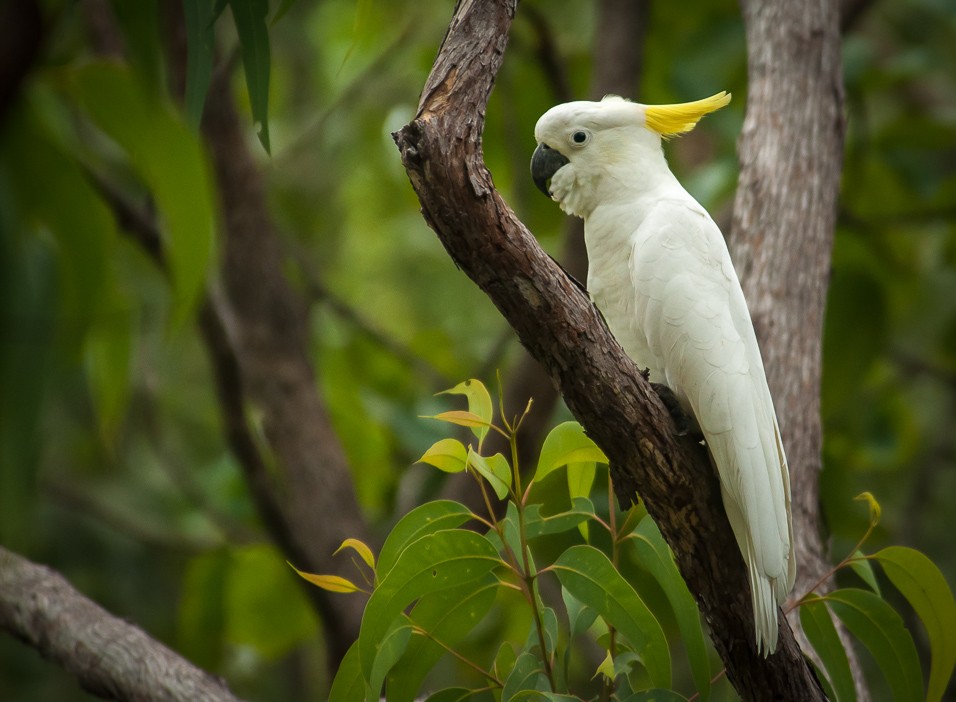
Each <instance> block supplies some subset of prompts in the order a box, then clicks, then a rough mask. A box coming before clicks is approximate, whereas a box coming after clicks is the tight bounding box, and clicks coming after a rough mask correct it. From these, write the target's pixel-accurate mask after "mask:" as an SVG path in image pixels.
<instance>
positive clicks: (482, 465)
mask: <svg viewBox="0 0 956 702" xmlns="http://www.w3.org/2000/svg"><path fill="white" fill-rule="evenodd" d="M468 464H469V465H471V466H473V467H474V469H475V470H477V471H478V473H479V474H480V475H481V477H483V478H484V479H485V480H487V481H488V484H489V485H491V489H492V490H494V491H495V494H496V495H497V496H498V499H499V500H503V499H505V498H506V497H507V496H508V491H509V490H510V489H511V466H510V465H508V461H507V459H505V457H504V456H502V455H501V454H500V453H496V454H495V455H494V456H490V457H488V458H485V457H484V456H479V455H478V454H477V453H475V452H474V451H472V450H471V449H468Z"/></svg>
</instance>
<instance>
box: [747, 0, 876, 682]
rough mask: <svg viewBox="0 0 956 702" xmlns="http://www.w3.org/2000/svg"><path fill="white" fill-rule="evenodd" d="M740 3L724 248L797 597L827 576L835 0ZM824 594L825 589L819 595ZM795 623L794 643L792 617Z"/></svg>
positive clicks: (839, 119) (838, 142)
mask: <svg viewBox="0 0 956 702" xmlns="http://www.w3.org/2000/svg"><path fill="white" fill-rule="evenodd" d="M741 5H742V8H743V14H744V21H745V24H746V31H747V54H748V77H749V92H748V95H747V115H746V119H745V121H744V126H743V131H742V133H741V136H740V142H739V155H740V182H739V185H738V189H737V198H736V201H735V203H734V218H733V225H732V229H731V235H730V237H729V239H730V241H729V243H730V248H731V253H732V255H733V257H734V262H735V265H736V268H737V273H738V275H739V276H740V279H741V283H742V285H743V289H744V294H745V295H746V297H747V302H748V304H749V306H750V314H751V317H752V318H753V322H754V327H755V328H756V330H757V336H758V338H759V340H760V348H761V351H762V354H763V360H764V365H765V367H766V369H767V379H768V381H769V383H770V389H771V392H772V394H773V398H774V404H775V407H776V410H777V418H778V420H779V422H780V430H781V433H782V435H783V441H784V447H785V448H786V451H787V457H788V460H789V462H790V477H791V483H792V492H793V530H794V538H795V542H796V543H795V546H796V554H797V566H798V567H797V582H796V586H795V587H794V595H795V596H797V597H799V596H800V595H802V594H804V593H805V592H807V590H808V589H810V588H811V587H813V586H814V585H815V584H816V583H817V582H819V581H820V580H821V578H824V577H825V575H826V574H827V572H828V571H829V570H830V564H829V561H828V560H827V558H826V553H825V550H824V546H823V541H822V538H821V531H822V529H821V522H820V500H819V474H820V469H821V454H822V446H823V433H822V427H821V420H820V380H821V372H822V359H821V348H822V337H823V315H824V308H825V305H826V296H827V286H828V283H829V276H830V254H831V250H832V246H833V232H834V228H835V224H836V212H837V207H836V203H837V195H838V193H839V187H840V171H841V168H842V163H843V133H844V119H843V79H842V70H841V64H840V17H839V4H838V3H837V2H835V1H834V0H823V1H820V0H815V1H814V2H808V1H804V2H791V1H789V0H742V3H741ZM831 588H832V584H831V583H830V582H827V583H825V587H824V588H823V589H826V590H828V589H831ZM792 619H793V621H792V622H791V623H792V624H793V626H794V627H795V629H796V630H797V631H798V634H799V635H800V636H801V637H802V631H801V630H800V629H799V618H798V617H796V616H794V617H793V618H792ZM840 629H841V630H842V626H841V627H840ZM843 641H844V645H845V646H846V648H847V653H848V655H849V656H850V660H851V663H852V665H853V670H854V678H855V681H856V686H857V691H858V695H860V699H866V698H867V697H866V690H865V684H864V681H863V677H862V671H861V669H860V666H859V661H858V660H857V658H856V656H855V655H854V651H853V648H852V645H851V644H850V641H849V639H848V637H847V636H846V634H845V631H844V632H843ZM803 643H804V644H806V642H805V641H803ZM804 648H805V649H806V650H808V651H809V650H810V649H809V648H808V647H807V646H806V645H804Z"/></svg>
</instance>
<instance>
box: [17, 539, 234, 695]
mask: <svg viewBox="0 0 956 702" xmlns="http://www.w3.org/2000/svg"><path fill="white" fill-rule="evenodd" d="M0 629H2V630H5V631H7V632H8V633H10V634H11V635H12V636H15V637H16V638H18V639H20V640H22V641H23V642H25V643H26V644H28V645H30V646H32V647H33V648H35V649H36V650H37V651H39V652H40V654H41V655H42V656H43V657H44V658H49V659H51V660H52V661H54V662H56V663H57V664H58V665H60V666H61V667H62V668H63V669H64V670H66V671H67V672H68V673H70V674H72V675H73V676H75V677H76V679H77V681H78V682H79V684H80V686H81V687H82V688H83V689H84V690H86V691H88V692H90V693H92V694H94V695H97V696H99V697H102V698H104V699H109V700H127V701H129V702H180V700H197V702H237V700H238V698H237V697H235V696H234V695H233V694H232V693H231V692H230V691H229V689H228V688H227V687H226V685H225V683H224V682H223V681H222V680H221V679H219V678H216V677H214V676H212V675H210V674H209V673H206V672H204V671H202V670H200V669H199V668H196V667H195V666H194V665H193V664H191V663H190V662H189V661H187V660H186V659H184V658H182V657H181V656H179V655H178V654H176V653H174V652H173V651H171V650H170V649H168V648H166V647H165V646H164V645H163V644H161V643H159V642H158V641H156V640H154V639H152V638H150V637H149V636H147V635H146V634H145V633H144V632H143V631H142V630H141V629H138V628H137V627H135V626H133V625H132V624H129V623H127V622H125V621H123V620H122V619H119V618H117V617H114V616H113V615H112V614H110V613H109V612H107V611H106V610H104V609H103V608H102V607H100V606H99V605H97V604H96V603H94V602H92V601H91V600H89V599H87V598H86V597H84V596H83V595H81V594H80V593H79V592H77V591H76V590H75V589H73V586H72V585H70V584H69V583H68V582H67V581H66V580H65V579H64V578H63V576H61V575H60V574H58V573H56V572H55V571H53V570H51V569H49V568H47V567H45V566H41V565H37V564H35V563H31V562H30V561H28V560H27V559H25V558H22V557H20V556H18V555H16V554H15V553H12V552H11V551H8V550H6V549H4V548H3V547H2V546H0Z"/></svg>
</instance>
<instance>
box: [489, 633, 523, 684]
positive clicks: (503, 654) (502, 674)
mask: <svg viewBox="0 0 956 702" xmlns="http://www.w3.org/2000/svg"><path fill="white" fill-rule="evenodd" d="M517 660H518V654H517V653H515V649H514V646H512V645H511V642H510V641H504V642H502V644H501V646H499V647H498V653H496V654H495V662H494V665H492V668H491V670H492V672H493V673H494V674H495V675H497V676H498V679H499V680H506V679H507V678H508V676H509V675H510V674H511V671H512V670H514V667H515V663H516V662H517Z"/></svg>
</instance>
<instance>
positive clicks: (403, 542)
mask: <svg viewBox="0 0 956 702" xmlns="http://www.w3.org/2000/svg"><path fill="white" fill-rule="evenodd" d="M471 517H472V514H471V510H469V509H468V508H467V507H465V506H464V505H463V504H461V503H459V502H453V501H452V500H434V501H432V502H426V503H425V504H423V505H420V506H419V507H416V508H415V509H413V510H411V511H410V512H409V513H408V514H406V515H405V516H404V517H402V518H401V519H400V520H399V521H398V523H397V524H396V525H395V526H394V527H392V530H391V531H390V532H389V533H388V537H387V538H386V539H385V543H384V544H383V545H382V550H381V552H379V554H378V569H377V574H378V578H379V579H380V580H381V579H382V578H384V577H385V576H386V575H388V573H389V571H391V569H392V567H393V566H394V565H395V562H396V561H397V560H398V557H399V556H400V555H401V553H402V551H403V550H405V548H406V547H407V546H408V545H409V544H410V543H412V542H413V541H416V540H418V539H420V538H421V537H423V536H426V535H427V534H433V533H435V532H436V531H442V530H444V529H452V528H454V527H457V526H461V525H462V524H464V523H465V522H467V521H468V520H469V519H471Z"/></svg>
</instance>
